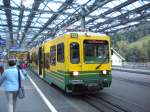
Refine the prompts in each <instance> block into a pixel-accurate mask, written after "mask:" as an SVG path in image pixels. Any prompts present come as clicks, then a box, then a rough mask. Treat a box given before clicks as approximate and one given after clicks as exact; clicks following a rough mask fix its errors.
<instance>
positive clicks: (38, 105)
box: [0, 76, 51, 112]
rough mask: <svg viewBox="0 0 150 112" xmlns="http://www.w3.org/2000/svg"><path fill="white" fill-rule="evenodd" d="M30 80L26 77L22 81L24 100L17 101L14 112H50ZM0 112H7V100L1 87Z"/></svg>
mask: <svg viewBox="0 0 150 112" xmlns="http://www.w3.org/2000/svg"><path fill="white" fill-rule="evenodd" d="M31 80H32V79H31V77H30V76H28V77H27V78H26V79H25V80H24V81H23V86H24V88H25V98H24V99H17V107H16V112H51V111H50V109H49V108H48V106H47V104H46V103H45V101H44V100H43V97H41V93H40V94H39V91H37V88H36V87H35V85H33V82H31ZM32 81H33V80H32ZM0 112H7V99H6V96H5V92H4V89H3V87H0Z"/></svg>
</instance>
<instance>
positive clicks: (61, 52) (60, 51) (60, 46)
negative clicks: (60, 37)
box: [57, 43, 64, 62]
mask: <svg viewBox="0 0 150 112" xmlns="http://www.w3.org/2000/svg"><path fill="white" fill-rule="evenodd" d="M57 61H58V62H64V43H61V44H58V45H57Z"/></svg>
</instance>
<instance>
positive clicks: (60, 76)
mask: <svg viewBox="0 0 150 112" xmlns="http://www.w3.org/2000/svg"><path fill="white" fill-rule="evenodd" d="M29 53H30V56H29V57H30V67H31V68H32V70H33V71H34V72H36V73H37V74H39V76H40V77H41V78H43V79H44V80H45V81H47V82H48V83H50V84H51V83H52V84H55V85H56V86H58V87H60V88H61V89H63V90H65V91H66V92H71V93H76V92H98V91H99V90H102V89H103V88H105V87H110V85H111V82H112V76H111V70H112V63H111V49H110V37H109V36H107V35H104V34H98V33H91V32H68V33H65V34H63V35H61V36H59V37H56V38H54V39H52V40H49V41H47V42H45V43H44V44H42V45H41V46H40V47H36V48H32V49H31V50H30V52H29Z"/></svg>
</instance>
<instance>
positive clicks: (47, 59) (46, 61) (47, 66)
mask: <svg viewBox="0 0 150 112" xmlns="http://www.w3.org/2000/svg"><path fill="white" fill-rule="evenodd" d="M45 68H47V69H48V68H49V53H46V54H45Z"/></svg>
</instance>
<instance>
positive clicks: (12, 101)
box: [0, 59, 25, 112]
mask: <svg viewBox="0 0 150 112" xmlns="http://www.w3.org/2000/svg"><path fill="white" fill-rule="evenodd" d="M8 66H9V67H8V69H6V70H4V72H3V73H2V74H1V75H0V86H1V85H2V84H3V86H4V89H5V93H6V97H7V100H8V112H15V109H16V101H17V92H18V88H19V84H18V67H17V66H16V60H13V59H10V60H8ZM20 76H21V80H24V79H25V77H24V76H23V74H22V73H21V72H20Z"/></svg>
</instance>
